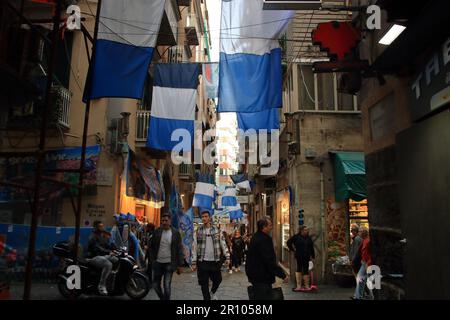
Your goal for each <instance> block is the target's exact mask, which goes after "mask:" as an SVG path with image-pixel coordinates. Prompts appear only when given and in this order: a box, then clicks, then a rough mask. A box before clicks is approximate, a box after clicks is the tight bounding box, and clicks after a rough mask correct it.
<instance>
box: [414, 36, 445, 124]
mask: <svg viewBox="0 0 450 320" xmlns="http://www.w3.org/2000/svg"><path fill="white" fill-rule="evenodd" d="M449 103H450V38H448V39H447V40H446V41H445V42H444V43H443V44H442V46H441V47H440V48H439V50H437V51H436V52H434V53H433V55H432V56H431V57H430V58H429V60H428V61H427V63H426V64H425V67H424V68H423V69H422V70H421V71H420V73H419V74H417V75H416V76H415V77H414V78H413V81H412V83H411V117H412V120H413V121H417V120H420V119H421V118H423V117H425V116H427V115H429V114H431V113H434V112H437V111H438V110H439V109H441V108H443V107H444V106H448V105H449Z"/></svg>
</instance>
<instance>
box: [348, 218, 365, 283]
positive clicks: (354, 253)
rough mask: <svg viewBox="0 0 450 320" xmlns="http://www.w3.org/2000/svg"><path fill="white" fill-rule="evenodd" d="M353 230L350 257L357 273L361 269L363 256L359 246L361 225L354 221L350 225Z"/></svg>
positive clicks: (354, 271)
mask: <svg viewBox="0 0 450 320" xmlns="http://www.w3.org/2000/svg"><path fill="white" fill-rule="evenodd" d="M350 232H351V237H352V239H351V243H350V248H349V252H348V258H349V260H350V264H351V266H352V270H353V274H354V275H355V278H356V274H357V273H358V271H359V268H360V267H361V257H360V256H359V254H358V251H359V247H360V246H361V242H362V239H361V237H360V236H359V226H358V225H357V224H356V223H353V224H352V225H351V227H350Z"/></svg>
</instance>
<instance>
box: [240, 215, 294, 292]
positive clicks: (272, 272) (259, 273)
mask: <svg viewBox="0 0 450 320" xmlns="http://www.w3.org/2000/svg"><path fill="white" fill-rule="evenodd" d="M257 227H258V231H257V232H256V233H255V234H254V235H253V237H252V239H251V241H250V245H249V248H248V254H247V261H246V264H245V273H246V274H247V277H248V281H249V282H250V283H251V284H252V286H253V292H254V297H250V299H254V300H271V299H272V284H273V283H274V282H275V277H278V278H281V279H283V280H284V282H285V283H287V282H288V280H289V277H288V276H287V275H286V273H285V272H284V270H283V269H282V268H281V267H280V266H279V265H278V264H277V260H276V255H275V249H274V247H273V242H272V237H271V236H270V233H271V231H272V229H273V224H272V221H270V219H269V218H264V219H261V220H259V221H258V222H257Z"/></svg>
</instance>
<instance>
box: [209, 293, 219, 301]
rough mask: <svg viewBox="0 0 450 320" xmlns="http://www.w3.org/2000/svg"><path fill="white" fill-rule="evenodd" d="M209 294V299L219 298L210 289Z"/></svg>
mask: <svg viewBox="0 0 450 320" xmlns="http://www.w3.org/2000/svg"><path fill="white" fill-rule="evenodd" d="M210 294H211V300H219V298H218V297H217V295H216V294H215V293H213V292H212V291H211V292H210Z"/></svg>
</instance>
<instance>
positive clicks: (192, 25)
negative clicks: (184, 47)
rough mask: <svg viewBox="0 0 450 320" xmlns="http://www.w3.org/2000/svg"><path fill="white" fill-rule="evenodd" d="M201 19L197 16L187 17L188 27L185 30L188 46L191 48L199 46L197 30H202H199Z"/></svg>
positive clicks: (189, 15) (190, 15)
mask: <svg viewBox="0 0 450 320" xmlns="http://www.w3.org/2000/svg"><path fill="white" fill-rule="evenodd" d="M199 23H201V21H199V18H198V16H197V15H196V14H188V16H187V17H186V27H185V28H184V31H185V34H186V44H188V45H190V46H198V45H199V41H198V36H197V30H200V28H199Z"/></svg>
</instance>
